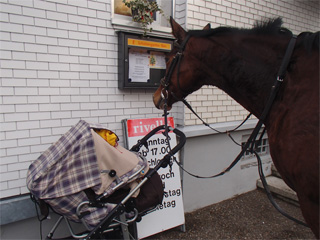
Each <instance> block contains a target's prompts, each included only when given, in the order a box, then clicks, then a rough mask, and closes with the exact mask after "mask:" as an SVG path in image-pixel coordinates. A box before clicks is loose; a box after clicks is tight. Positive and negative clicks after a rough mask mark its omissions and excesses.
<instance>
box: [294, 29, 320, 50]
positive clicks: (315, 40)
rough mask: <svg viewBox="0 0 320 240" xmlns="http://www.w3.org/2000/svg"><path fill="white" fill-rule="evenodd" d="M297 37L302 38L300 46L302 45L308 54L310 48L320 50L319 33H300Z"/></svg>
mask: <svg viewBox="0 0 320 240" xmlns="http://www.w3.org/2000/svg"><path fill="white" fill-rule="evenodd" d="M298 37H300V38H302V42H301V43H300V44H303V46H304V47H305V48H306V49H307V51H308V52H310V51H311V49H312V48H317V49H319V48H320V46H319V45H320V32H315V33H312V32H302V33H300V34H299V35H298Z"/></svg>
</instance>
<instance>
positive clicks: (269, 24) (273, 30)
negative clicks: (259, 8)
mask: <svg viewBox="0 0 320 240" xmlns="http://www.w3.org/2000/svg"><path fill="white" fill-rule="evenodd" d="M227 33H246V34H257V35H262V34H263V35H279V34H290V35H292V33H291V31H289V30H288V29H286V28H283V27H282V19H281V18H280V17H278V18H271V19H267V20H262V21H256V22H255V24H254V25H253V28H252V29H246V28H236V27H217V28H214V29H208V30H190V31H188V34H190V35H191V36H195V37H210V36H213V35H215V36H216V35H219V34H227Z"/></svg>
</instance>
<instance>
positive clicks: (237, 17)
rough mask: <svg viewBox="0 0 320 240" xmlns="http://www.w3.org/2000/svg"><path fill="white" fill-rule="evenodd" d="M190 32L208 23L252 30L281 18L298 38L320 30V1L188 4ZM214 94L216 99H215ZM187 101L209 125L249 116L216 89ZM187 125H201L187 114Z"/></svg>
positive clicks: (206, 0) (204, 0)
mask: <svg viewBox="0 0 320 240" xmlns="http://www.w3.org/2000/svg"><path fill="white" fill-rule="evenodd" d="M187 9H188V17H187V29H201V28H203V27H204V26H205V25H206V24H207V23H211V27H212V28H215V27H218V26H221V25H228V26H232V27H241V28H251V27H252V26H253V23H254V21H255V20H262V19H264V18H270V17H279V16H280V17H282V18H283V22H284V27H287V28H288V29H290V30H291V31H292V32H293V33H295V34H298V33H300V32H302V31H311V32H316V31H319V29H320V17H319V16H320V2H319V1H318V0H305V1H301V0H245V1H244V0H188V7H187ZM212 94H213V95H212ZM187 100H188V101H190V103H191V105H192V106H194V107H195V110H196V112H197V113H199V115H200V116H201V117H202V118H204V120H205V121H207V122H208V123H216V122H225V121H235V120H242V119H244V118H245V117H246V115H247V114H248V112H247V111H246V110H245V109H243V108H242V107H241V106H240V105H238V104H237V103H236V102H235V101H234V100H232V99H231V98H230V97H229V96H227V95H226V94H225V93H223V92H222V91H221V90H218V89H216V88H213V87H207V86H206V87H203V88H201V89H200V90H198V91H197V92H196V93H193V94H192V95H191V96H188V98H187ZM185 124H186V125H195V124H202V123H201V122H200V121H199V120H198V119H197V118H196V117H195V116H194V115H193V114H192V113H191V112H190V111H189V110H186V114H185Z"/></svg>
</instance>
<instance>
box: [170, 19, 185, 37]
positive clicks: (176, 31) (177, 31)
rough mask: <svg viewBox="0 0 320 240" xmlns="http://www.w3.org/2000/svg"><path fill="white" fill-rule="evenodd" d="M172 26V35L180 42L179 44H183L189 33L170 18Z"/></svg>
mask: <svg viewBox="0 0 320 240" xmlns="http://www.w3.org/2000/svg"><path fill="white" fill-rule="evenodd" d="M170 24H171V28H172V34H173V36H175V38H176V39H177V40H178V42H180V43H181V42H182V40H183V39H184V38H185V36H186V35H187V32H186V31H185V30H184V29H183V28H182V27H181V26H180V25H179V24H178V23H177V22H176V21H175V20H174V19H173V18H172V17H171V16H170Z"/></svg>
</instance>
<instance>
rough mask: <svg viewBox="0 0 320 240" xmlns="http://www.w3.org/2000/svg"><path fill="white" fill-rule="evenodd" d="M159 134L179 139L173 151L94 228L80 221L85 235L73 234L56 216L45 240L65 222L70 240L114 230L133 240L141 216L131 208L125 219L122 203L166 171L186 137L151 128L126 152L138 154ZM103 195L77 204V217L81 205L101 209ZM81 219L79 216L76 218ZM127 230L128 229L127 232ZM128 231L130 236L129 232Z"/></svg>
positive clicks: (101, 236)
mask: <svg viewBox="0 0 320 240" xmlns="http://www.w3.org/2000/svg"><path fill="white" fill-rule="evenodd" d="M159 131H162V132H163V131H165V134H166V135H167V134H168V132H169V131H173V133H175V134H176V136H178V137H179V141H178V144H177V145H176V146H175V147H174V148H173V149H170V151H169V152H168V153H167V154H166V155H165V156H164V157H163V158H162V159H161V160H160V161H159V163H158V164H157V165H156V166H155V167H154V168H153V169H150V170H149V171H148V173H146V175H145V176H144V177H143V178H142V180H141V181H140V182H139V184H138V185H137V186H136V187H135V188H133V189H132V190H131V191H130V192H129V193H128V194H127V196H125V197H124V198H123V199H122V201H121V202H120V203H118V204H117V205H116V206H115V207H114V208H113V209H112V210H111V211H110V212H109V213H108V215H107V216H106V217H105V218H103V219H102V220H101V221H100V223H99V224H98V225H96V226H95V227H94V229H91V230H90V229H89V227H88V226H87V224H86V222H85V221H84V220H82V219H81V217H80V219H81V222H82V223H83V225H84V226H85V228H86V229H87V231H86V232H85V233H80V234H76V233H74V231H73V229H72V227H71V224H70V220H69V219H68V218H67V217H65V216H62V215H61V216H60V217H59V219H58V220H57V222H56V223H55V224H54V226H53V227H52V229H51V231H50V232H49V233H48V235H47V237H46V238H47V239H52V237H53V235H54V232H55V231H56V229H57V228H58V226H59V225H60V223H61V222H62V220H65V222H66V224H67V227H68V230H69V232H70V234H71V236H72V238H75V239H88V240H89V239H104V234H106V233H109V232H112V231H115V229H116V228H117V229H119V227H120V229H121V230H120V231H121V236H122V238H123V239H132V238H133V239H136V238H137V229H136V221H137V220H138V219H140V218H141V216H142V215H144V214H146V213H144V214H141V213H138V210H137V209H135V208H134V209H133V211H134V216H132V217H130V218H127V216H126V212H125V210H126V203H127V202H128V201H129V200H130V199H131V197H132V196H133V195H134V194H135V193H136V192H137V191H138V190H139V189H140V188H141V187H142V186H143V185H144V184H145V183H146V182H147V181H148V180H149V179H150V178H151V177H152V176H153V175H154V174H155V173H156V172H157V171H158V170H159V169H160V168H166V167H167V166H168V165H169V164H170V159H171V157H172V156H173V155H175V154H176V153H177V152H178V151H179V150H180V149H182V147H183V146H184V144H185V142H186V137H185V135H184V133H183V132H181V131H180V130H178V129H176V128H172V127H170V126H166V125H161V126H158V127H156V128H154V129H153V130H152V131H150V132H149V133H148V134H147V135H146V136H145V137H143V138H142V139H141V140H139V141H138V142H137V144H136V145H134V146H133V147H132V148H131V149H130V151H134V152H138V151H139V150H140V148H141V147H142V146H145V147H146V148H147V147H148V143H147V141H148V139H149V138H150V137H152V136H153V135H155V134H156V133H157V132H159ZM139 172H140V170H139V171H137V172H136V173H135V174H134V175H133V176H131V177H132V178H134V177H135V176H136V175H137V174H139ZM123 185H125V183H124V182H120V183H118V184H117V185H116V186H115V187H114V190H117V189H120V188H121V187H122V186H123ZM103 197H104V194H101V195H99V196H97V197H96V198H95V199H92V198H89V201H84V202H82V203H80V204H79V205H78V207H77V215H78V216H79V215H80V212H81V208H83V207H84V206H90V207H104V206H105V205H106V204H105V203H103V202H102V201H101V200H102V199H103ZM80 216H81V215H80ZM129 227H131V229H129ZM130 231H131V232H132V234H131V233H130Z"/></svg>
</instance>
